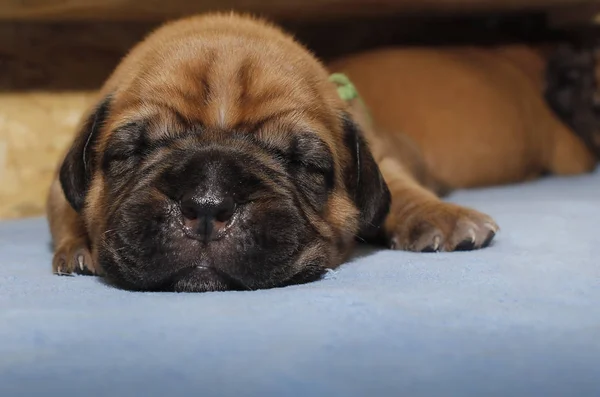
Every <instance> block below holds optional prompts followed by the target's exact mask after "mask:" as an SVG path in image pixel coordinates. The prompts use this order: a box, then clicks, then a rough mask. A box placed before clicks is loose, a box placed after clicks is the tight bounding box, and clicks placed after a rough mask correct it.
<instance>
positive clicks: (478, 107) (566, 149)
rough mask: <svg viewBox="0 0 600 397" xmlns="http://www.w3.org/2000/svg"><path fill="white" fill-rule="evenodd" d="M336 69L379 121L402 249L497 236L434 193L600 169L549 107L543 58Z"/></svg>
mask: <svg viewBox="0 0 600 397" xmlns="http://www.w3.org/2000/svg"><path fill="white" fill-rule="evenodd" d="M329 68H330V70H331V71H332V72H343V73H346V74H347V75H348V76H349V77H350V79H351V80H352V82H353V83H354V85H355V86H356V87H357V89H358V91H359V93H360V94H361V96H362V98H363V100H364V102H366V105H367V108H368V112H369V114H370V116H371V117H372V122H373V123H374V128H371V129H366V131H367V132H368V134H369V136H368V139H369V141H370V143H371V148H372V150H373V154H374V157H375V159H376V160H377V162H378V163H379V166H380V168H381V171H382V173H383V175H384V177H385V179H386V181H387V183H388V186H389V188H390V191H391V192H392V197H393V198H392V209H391V213H390V216H389V217H388V219H387V222H386V229H387V231H388V235H390V236H391V237H392V244H393V245H394V246H396V247H399V248H403V249H409V250H416V251H420V250H423V249H433V250H439V249H442V250H454V249H456V248H457V246H458V245H459V244H460V243H461V241H467V242H468V241H470V242H472V243H473V246H474V247H479V246H482V245H484V244H487V243H488V240H489V239H491V238H492V237H493V234H494V233H495V232H496V230H497V229H498V227H497V225H496V224H495V223H494V221H493V220H492V219H491V218H490V217H489V216H487V215H484V214H481V213H479V212H476V211H474V210H470V209H465V208H462V207H458V206H455V205H451V204H448V203H443V202H441V201H440V200H439V199H438V198H437V197H436V196H435V195H434V194H432V193H431V191H433V192H436V193H442V192H444V191H445V190H447V189H457V188H468V187H476V186H487V185H497V184H505V183H515V182H520V181H525V180H529V179H532V178H535V177H538V176H539V175H541V174H542V173H544V172H552V173H556V174H561V175H571V174H578V173H582V172H587V171H590V170H592V169H593V168H594V166H595V160H594V157H593V155H592V153H590V151H589V150H588V149H587V148H586V147H585V145H584V143H583V142H582V141H581V140H580V139H579V138H578V137H576V136H575V134H574V133H573V132H572V131H570V130H569V129H568V128H567V127H566V126H565V125H564V124H563V123H561V122H560V121H559V120H558V119H557V118H556V117H555V116H554V114H552V112H551V111H550V109H549V108H548V106H547V105H546V103H545V102H544V99H543V93H542V92H543V91H542V90H543V86H544V68H545V58H544V53H543V52H542V51H537V50H534V49H532V48H529V47H525V46H509V47H501V48H497V49H481V48H446V49H425V48H411V49H401V48H397V49H381V50H376V51H371V52H366V53H362V54H357V55H353V56H349V57H347V58H344V59H340V60H337V61H335V62H333V63H332V64H331V65H329ZM364 122H365V121H363V123H364ZM466 246H467V247H469V243H466Z"/></svg>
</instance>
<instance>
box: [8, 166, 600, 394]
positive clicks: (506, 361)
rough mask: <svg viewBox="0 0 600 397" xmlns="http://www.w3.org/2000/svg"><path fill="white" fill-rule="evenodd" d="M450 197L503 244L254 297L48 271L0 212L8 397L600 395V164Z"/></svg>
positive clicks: (367, 258) (34, 233)
mask: <svg viewBox="0 0 600 397" xmlns="http://www.w3.org/2000/svg"><path fill="white" fill-rule="evenodd" d="M451 200H453V201H456V202H459V203H463V204H466V205H471V206H474V207H475V208H477V209H480V210H482V211H486V212H487V213H489V214H490V215H492V216H494V217H495V218H496V220H497V221H498V223H499V224H500V226H501V228H502V231H501V233H500V234H499V235H498V236H497V240H496V242H495V244H493V245H492V246H491V247H490V248H488V249H484V250H481V251H477V252H461V253H448V254H411V253H405V252H391V251H381V250H378V251H374V250H369V249H367V248H363V249H362V250H361V251H360V252H359V255H358V256H357V257H356V258H355V259H354V260H353V261H352V262H351V263H348V264H346V265H344V266H342V267H341V268H339V269H338V270H337V271H335V272H332V273H330V274H328V275H327V277H326V278H325V279H324V280H322V281H319V282H316V283H312V284H308V285H302V286H293V287H288V288H282V289H274V290H266V291H258V292H225V293H207V294H168V293H132V292H126V291H121V290H117V289H114V288H111V287H109V286H107V285H105V284H104V283H103V282H102V281H101V280H100V279H97V278H93V277H85V276H78V277H72V278H69V277H57V276H53V275H51V273H50V258H51V253H50V251H49V248H48V241H49V237H48V233H47V229H46V223H45V221H44V220H41V219H33V220H26V221H18V222H5V223H0V252H1V253H0V396H2V397H8V396H50V397H51V396H62V397H66V396H85V397H94V396H111V397H114V396H134V395H135V396H144V397H151V396H187V395H190V396H191V395H194V396H217V395H218V396H298V397H301V396H302V397H304V396H478V397H480V396H578V397H581V396H600V258H599V255H598V253H597V252H598V247H599V245H600V237H599V236H600V233H599V227H600V173H596V174H595V175H592V176H583V177H576V178H569V179H559V178H555V179H546V180H542V181H537V182H534V183H531V184H527V185H520V186H511V187H504V188H494V189H485V190H478V191H470V192H460V193H458V194H455V195H454V196H452V197H451Z"/></svg>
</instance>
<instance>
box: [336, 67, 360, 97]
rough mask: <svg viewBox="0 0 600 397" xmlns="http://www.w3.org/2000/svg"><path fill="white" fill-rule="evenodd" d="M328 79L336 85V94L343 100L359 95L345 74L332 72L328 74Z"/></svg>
mask: <svg viewBox="0 0 600 397" xmlns="http://www.w3.org/2000/svg"><path fill="white" fill-rule="evenodd" d="M329 81H331V82H332V83H334V84H336V85H337V86H338V87H337V91H338V94H339V96H340V98H342V99H343V100H344V101H346V102H348V101H351V100H353V99H356V98H358V97H359V95H358V91H356V87H354V84H352V82H351V81H350V79H349V78H348V76H346V75H345V74H343V73H334V74H332V75H331V76H329Z"/></svg>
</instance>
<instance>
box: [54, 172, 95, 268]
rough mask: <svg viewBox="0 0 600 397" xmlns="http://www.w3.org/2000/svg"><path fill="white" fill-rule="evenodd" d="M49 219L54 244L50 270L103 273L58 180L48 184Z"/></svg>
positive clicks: (82, 225)
mask: <svg viewBox="0 0 600 397" xmlns="http://www.w3.org/2000/svg"><path fill="white" fill-rule="evenodd" d="M47 212H48V221H49V224H50V233H51V234H52V242H53V246H54V257H53V259H52V271H53V272H54V274H57V275H71V274H73V273H77V274H87V275H94V274H98V275H100V274H102V271H101V269H100V268H99V267H98V266H96V265H95V263H94V261H93V258H92V255H91V250H90V247H89V241H88V237H87V232H86V230H85V226H84V224H83V222H82V220H81V217H80V216H79V214H78V213H77V212H75V210H74V209H73V208H71V206H70V205H69V203H68V202H67V200H66V199H65V196H64V194H63V191H62V189H61V187H60V183H59V181H58V180H55V181H54V182H53V183H52V186H51V187H50V194H49V196H48V202H47Z"/></svg>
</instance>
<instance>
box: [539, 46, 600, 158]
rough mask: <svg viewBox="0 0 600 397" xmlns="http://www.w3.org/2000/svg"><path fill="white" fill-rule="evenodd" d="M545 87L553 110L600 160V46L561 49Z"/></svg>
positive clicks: (552, 61) (551, 62) (551, 64)
mask: <svg viewBox="0 0 600 397" xmlns="http://www.w3.org/2000/svg"><path fill="white" fill-rule="evenodd" d="M546 83H547V85H546V99H547V101H548V103H549V105H550V107H551V108H552V109H553V110H554V112H556V114H557V115H558V117H559V118H560V119H561V120H562V121H563V122H564V123H565V124H567V125H568V126H569V127H571V128H572V129H573V131H574V132H575V133H576V134H577V135H579V136H580V137H581V138H582V139H583V140H584V141H585V142H586V144H587V145H588V147H589V148H590V149H591V150H592V151H594V152H595V154H596V156H597V157H598V158H600V46H595V47H594V46H575V45H566V44H565V45H561V46H559V47H558V48H557V49H556V51H554V52H553V54H552V55H551V56H550V58H549V61H548V67H547V72H546Z"/></svg>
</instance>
